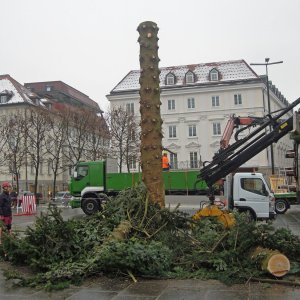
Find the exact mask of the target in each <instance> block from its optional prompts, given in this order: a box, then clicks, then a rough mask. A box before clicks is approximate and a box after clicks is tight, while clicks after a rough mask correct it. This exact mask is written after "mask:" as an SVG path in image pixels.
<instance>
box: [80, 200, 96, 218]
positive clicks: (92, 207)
mask: <svg viewBox="0 0 300 300" xmlns="http://www.w3.org/2000/svg"><path fill="white" fill-rule="evenodd" d="M81 207H82V210H83V212H84V213H85V214H86V215H93V214H95V213H96V212H98V211H99V210H100V205H99V202H98V201H97V199H95V198H85V199H83V200H82V205H81Z"/></svg>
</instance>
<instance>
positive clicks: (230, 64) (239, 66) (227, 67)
mask: <svg viewBox="0 0 300 300" xmlns="http://www.w3.org/2000/svg"><path fill="white" fill-rule="evenodd" d="M212 69H216V70H218V71H219V73H220V74H221V76H220V80H218V81H210V80H209V73H210V71H211V70H212ZM160 71H161V73H160V76H159V79H160V87H161V88H172V87H185V86H193V85H194V86H199V85H208V84H216V83H217V84H220V83H226V82H230V81H240V80H253V79H258V80H260V79H259V76H258V75H257V74H256V73H255V72H254V71H253V70H252V69H251V68H250V66H249V65H248V64H247V63H246V62H245V61H244V60H232V61H222V62H213V63H202V64H195V65H184V66H174V67H164V68H160ZM188 71H192V72H193V73H194V74H195V82H194V83H188V84H186V83H185V74H186V73H187V72H188ZM169 73H173V74H174V75H175V77H176V83H175V84H174V85H166V82H165V77H166V75H167V74H169ZM139 77H140V70H133V71H130V72H129V73H128V74H127V75H126V76H125V77H124V78H123V79H122V80H121V81H120V82H119V83H118V84H117V85H116V86H115V87H114V88H113V89H112V91H111V94H113V93H119V92H125V91H132V90H138V89H139V88H140V84H139Z"/></svg>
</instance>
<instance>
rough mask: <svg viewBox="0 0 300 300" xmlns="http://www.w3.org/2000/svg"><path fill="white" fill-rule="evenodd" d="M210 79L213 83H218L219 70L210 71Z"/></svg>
mask: <svg viewBox="0 0 300 300" xmlns="http://www.w3.org/2000/svg"><path fill="white" fill-rule="evenodd" d="M209 77H210V80H211V81H218V80H219V72H218V70H216V69H212V70H211V71H210V74H209Z"/></svg>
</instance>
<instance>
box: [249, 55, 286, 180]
mask: <svg viewBox="0 0 300 300" xmlns="http://www.w3.org/2000/svg"><path fill="white" fill-rule="evenodd" d="M269 61H270V58H268V57H266V58H265V62H264V63H252V64H250V65H251V66H266V80H267V97H268V113H269V115H270V118H271V103H270V90H269V75H268V66H269V65H277V64H282V63H283V61H282V60H281V61H275V62H271V63H270V62H269ZM270 131H272V125H270ZM270 150H271V167H272V174H273V175H274V174H275V168H274V152H273V144H271V145H270Z"/></svg>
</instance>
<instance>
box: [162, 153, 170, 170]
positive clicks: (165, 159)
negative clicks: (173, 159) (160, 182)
mask: <svg viewBox="0 0 300 300" xmlns="http://www.w3.org/2000/svg"><path fill="white" fill-rule="evenodd" d="M162 168H163V169H168V168H169V159H168V157H167V156H163V157H162Z"/></svg>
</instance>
